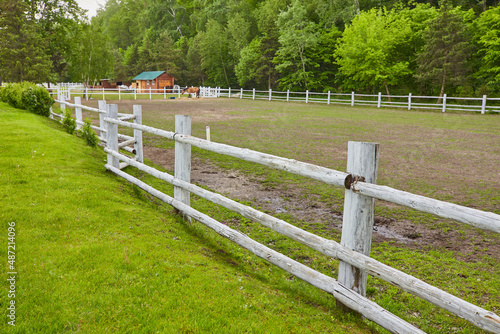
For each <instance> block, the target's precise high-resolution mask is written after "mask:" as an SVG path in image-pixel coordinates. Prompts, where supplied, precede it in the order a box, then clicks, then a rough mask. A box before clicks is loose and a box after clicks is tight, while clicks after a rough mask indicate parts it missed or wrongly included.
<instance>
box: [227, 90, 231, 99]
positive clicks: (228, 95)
mask: <svg viewBox="0 0 500 334" xmlns="http://www.w3.org/2000/svg"><path fill="white" fill-rule="evenodd" d="M227 98H228V99H230V98H231V87H229V91H228V93H227Z"/></svg>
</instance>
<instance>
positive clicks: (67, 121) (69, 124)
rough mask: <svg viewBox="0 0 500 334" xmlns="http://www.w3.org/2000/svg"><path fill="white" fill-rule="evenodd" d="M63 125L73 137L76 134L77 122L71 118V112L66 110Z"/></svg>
mask: <svg viewBox="0 0 500 334" xmlns="http://www.w3.org/2000/svg"><path fill="white" fill-rule="evenodd" d="M62 124H63V125H64V127H65V128H66V132H67V133H69V134H70V135H72V134H73V133H75V129H76V120H75V119H74V118H72V117H71V110H69V109H66V111H65V112H64V118H63V120H62Z"/></svg>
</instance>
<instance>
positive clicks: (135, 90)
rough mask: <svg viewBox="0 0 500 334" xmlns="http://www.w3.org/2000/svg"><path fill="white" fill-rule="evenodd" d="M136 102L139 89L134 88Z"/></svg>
mask: <svg viewBox="0 0 500 334" xmlns="http://www.w3.org/2000/svg"><path fill="white" fill-rule="evenodd" d="M134 100H137V88H136V87H134Z"/></svg>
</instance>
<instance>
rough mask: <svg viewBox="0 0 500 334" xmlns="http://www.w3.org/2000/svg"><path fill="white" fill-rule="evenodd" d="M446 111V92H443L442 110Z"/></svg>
mask: <svg viewBox="0 0 500 334" xmlns="http://www.w3.org/2000/svg"><path fill="white" fill-rule="evenodd" d="M445 111H446V94H443V112H445Z"/></svg>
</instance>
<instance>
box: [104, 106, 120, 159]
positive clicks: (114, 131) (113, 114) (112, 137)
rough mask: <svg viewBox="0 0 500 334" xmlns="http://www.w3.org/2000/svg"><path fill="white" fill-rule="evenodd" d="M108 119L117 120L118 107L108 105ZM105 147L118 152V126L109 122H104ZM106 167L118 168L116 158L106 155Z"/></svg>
mask: <svg viewBox="0 0 500 334" xmlns="http://www.w3.org/2000/svg"><path fill="white" fill-rule="evenodd" d="M107 107H108V115H107V116H108V117H109V118H112V119H118V105H117V104H108V105H107ZM106 135H107V138H106V147H107V148H109V149H110V150H113V151H115V152H118V125H117V124H114V123H110V122H106ZM108 165H111V166H113V167H116V168H120V161H119V160H118V158H116V157H113V156H112V155H111V154H108Z"/></svg>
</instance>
